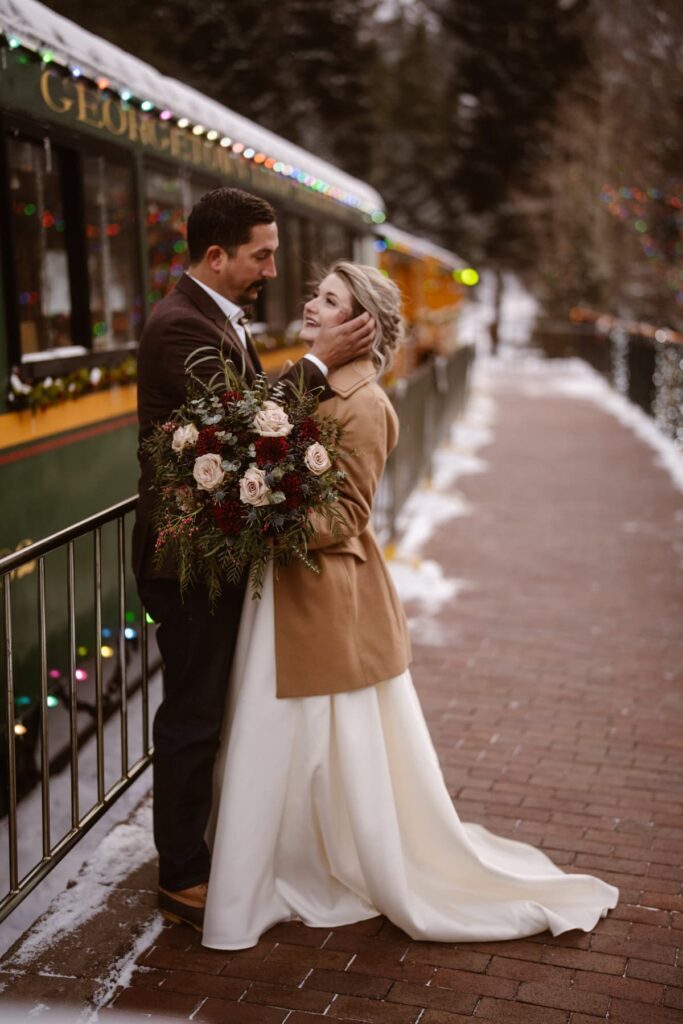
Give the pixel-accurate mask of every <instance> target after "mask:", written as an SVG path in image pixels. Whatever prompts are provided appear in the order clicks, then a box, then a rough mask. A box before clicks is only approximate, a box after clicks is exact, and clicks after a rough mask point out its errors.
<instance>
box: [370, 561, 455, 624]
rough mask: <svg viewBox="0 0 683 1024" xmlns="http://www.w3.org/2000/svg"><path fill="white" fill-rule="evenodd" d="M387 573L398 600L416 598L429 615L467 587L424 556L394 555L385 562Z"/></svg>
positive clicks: (406, 600)
mask: <svg viewBox="0 0 683 1024" xmlns="http://www.w3.org/2000/svg"><path fill="white" fill-rule="evenodd" d="M389 572H390V573H391V577H392V579H393V581H394V584H395V586H396V589H397V590H398V592H399V594H400V595H401V600H402V601H405V602H410V601H418V602H419V603H420V604H421V605H422V607H423V608H424V610H425V611H427V612H430V613H431V614H435V613H436V612H438V611H439V609H440V608H441V606H442V605H443V604H445V603H446V602H447V601H450V600H451V598H453V597H455V596H456V595H457V594H458V593H459V592H460V591H461V590H463V589H464V588H465V587H466V586H467V583H466V581H465V580H456V579H448V578H447V577H445V576H444V574H443V569H442V568H441V566H440V565H439V563H438V562H434V561H431V560H428V559H427V560H422V559H420V558H415V559H410V558H406V557H405V556H402V555H397V556H396V557H395V558H392V559H391V560H390V562H389Z"/></svg>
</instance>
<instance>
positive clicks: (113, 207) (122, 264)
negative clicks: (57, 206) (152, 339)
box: [83, 156, 142, 349]
mask: <svg viewBox="0 0 683 1024" xmlns="http://www.w3.org/2000/svg"><path fill="white" fill-rule="evenodd" d="M83 166H84V178H85V222H86V245H87V251H88V275H89V279H90V318H91V328H92V345H93V348H95V349H102V348H111V347H113V346H114V345H116V344H121V343H122V342H127V341H132V340H134V339H136V338H138V337H139V334H140V324H141V321H142V296H141V295H140V294H139V290H138V272H137V267H138V261H137V241H136V223H135V191H134V183H133V174H132V170H131V168H130V167H129V166H127V165H126V164H122V163H118V162H112V161H111V160H110V159H109V158H107V159H105V158H104V157H103V156H89V157H86V158H85V159H84V161H83Z"/></svg>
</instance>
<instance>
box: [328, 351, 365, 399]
mask: <svg viewBox="0 0 683 1024" xmlns="http://www.w3.org/2000/svg"><path fill="white" fill-rule="evenodd" d="M376 378H377V370H376V369H375V365H374V363H373V362H372V360H371V359H366V358H362V359H354V360H353V362H352V363H346V364H345V365H344V366H338V367H337V368H336V369H334V370H330V373H329V376H328V378H327V383H328V386H329V387H330V388H331V389H332V391H334V392H335V394H337V395H339V396H340V397H341V398H348V397H349V395H352V394H353V393H354V391H358V388H362V387H363V386H364V385H365V384H369V383H370V382H371V381H373V380H376Z"/></svg>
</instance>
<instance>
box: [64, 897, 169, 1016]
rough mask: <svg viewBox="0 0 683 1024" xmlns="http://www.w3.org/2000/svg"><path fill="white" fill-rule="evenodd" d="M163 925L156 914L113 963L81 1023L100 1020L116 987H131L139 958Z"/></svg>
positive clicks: (156, 936) (160, 918)
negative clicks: (126, 951) (128, 948)
mask: <svg viewBox="0 0 683 1024" xmlns="http://www.w3.org/2000/svg"><path fill="white" fill-rule="evenodd" d="M163 927H164V922H163V919H162V917H161V915H160V914H157V915H155V916H154V918H153V919H152V920H151V921H150V922H149V924H148V925H147V926H146V927H145V928H144V929H143V930H142V932H141V933H140V935H139V936H138V937H137V939H136V940H135V942H134V943H133V945H132V947H131V949H130V950H129V951H128V953H126V955H125V956H123V957H121V959H120V960H117V961H116V963H114V964H112V966H111V968H110V970H109V972H108V973H107V976H106V977H105V978H104V979H103V980H102V984H101V986H100V988H98V989H97V991H96V992H95V993H94V994H93V996H92V1002H93V1007H94V1008H93V1009H92V1010H90V1011H85V1013H84V1014H83V1015H82V1017H81V1018H79V1024H91V1022H93V1021H96V1020H98V1010H100V1009H101V1008H102V1007H103V1006H106V1005H107V1003H108V1002H109V1000H110V999H111V998H112V996H113V995H114V992H115V991H116V989H117V988H128V987H129V985H130V980H131V978H132V977H133V973H134V971H135V969H136V960H137V958H138V957H139V956H140V954H141V953H144V951H145V950H146V949H148V948H149V947H150V946H151V945H152V944H153V943H154V942H155V941H156V939H157V938H158V936H159V934H160V933H161V930H162V928H163ZM86 1014H87V1015H86Z"/></svg>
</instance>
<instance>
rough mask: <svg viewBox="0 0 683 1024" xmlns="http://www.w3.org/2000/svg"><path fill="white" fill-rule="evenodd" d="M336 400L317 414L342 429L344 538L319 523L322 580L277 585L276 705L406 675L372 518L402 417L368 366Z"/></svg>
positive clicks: (288, 579)
mask: <svg viewBox="0 0 683 1024" xmlns="http://www.w3.org/2000/svg"><path fill="white" fill-rule="evenodd" d="M328 385H329V387H330V388H331V390H332V391H334V392H335V394H334V397H332V398H329V399H327V400H325V401H323V402H321V404H320V407H319V411H320V414H321V415H323V416H332V417H334V419H336V420H337V421H338V422H339V423H340V424H341V426H342V428H343V431H344V433H343V436H342V439H341V443H340V444H341V449H342V450H343V451H344V453H348V455H347V454H345V455H344V461H343V464H342V468H343V469H344V471H345V473H346V479H345V480H344V481H343V482H342V483H341V484H340V486H339V493H340V499H339V501H340V506H341V509H342V512H343V513H344V517H345V520H346V527H345V529H346V535H345V536H344V539H343V540H342V541H341V542H339V541H337V542H335V540H334V538H333V536H332V530H331V527H330V526H329V524H328V523H327V521H326V520H325V519H323V518H322V517H318V516H316V523H315V525H316V534H315V537H314V538H313V539H312V541H311V542H310V544H309V551H310V553H311V557H312V559H314V560H315V562H316V563H317V566H318V568H319V569H320V575H318V574H316V573H314V572H312V571H311V570H310V569H308V568H307V567H306V566H305V565H304V564H303V563H302V562H299V561H294V562H292V563H291V564H290V565H288V566H285V567H284V568H281V569H279V571H278V575H277V577H276V579H275V654H276V665H277V696H278V697H312V696H319V695H321V694H332V693H343V692H345V691H347V690H357V689H360V688H361V687H364V686H372V685H373V684H375V683H379V682H382V681H383V680H385V679H391V678H393V677H394V676H397V675H400V674H401V672H403V671H404V670H405V669H406V668H407V667H408V664H409V662H410V641H409V639H408V628H407V624H406V619H405V615H404V612H403V608H402V607H401V603H400V601H399V598H398V595H397V593H396V590H395V588H394V585H393V582H392V580H391V577H390V575H389V572H388V570H387V567H386V565H385V562H384V558H383V556H382V552H381V550H380V548H379V545H378V543H377V538H376V537H375V533H374V531H373V529H372V525H371V522H370V515H371V511H372V503H373V499H374V496H375V491H376V490H377V484H378V483H379V479H380V477H381V475H382V471H383V469H384V464H385V462H386V460H387V456H388V455H389V452H390V451H391V450H392V448H394V447H395V445H396V441H397V439H398V417H397V416H396V413H395V412H394V409H393V407H392V405H391V402H390V401H389V399H388V398H387V396H386V394H385V393H384V391H383V390H382V388H381V387H380V386H379V385H378V384H377V382H376V376H375V368H374V366H373V364H372V362H371V360H369V359H357V360H355V361H354V362H352V363H348V364H347V365H346V366H342V367H340V368H339V369H336V370H333V371H331V372H330V375H329V379H328Z"/></svg>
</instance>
